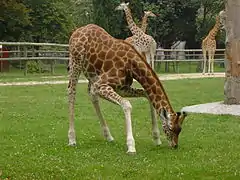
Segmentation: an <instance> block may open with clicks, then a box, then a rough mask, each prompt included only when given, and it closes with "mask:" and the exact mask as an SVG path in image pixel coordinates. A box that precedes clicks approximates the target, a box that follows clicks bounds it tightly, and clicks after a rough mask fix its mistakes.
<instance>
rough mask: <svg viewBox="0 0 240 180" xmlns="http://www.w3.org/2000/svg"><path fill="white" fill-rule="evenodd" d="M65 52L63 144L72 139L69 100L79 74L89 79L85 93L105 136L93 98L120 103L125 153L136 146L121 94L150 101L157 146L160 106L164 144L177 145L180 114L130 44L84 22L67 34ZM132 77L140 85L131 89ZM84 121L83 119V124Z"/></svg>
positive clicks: (72, 100) (107, 132)
mask: <svg viewBox="0 0 240 180" xmlns="http://www.w3.org/2000/svg"><path fill="white" fill-rule="evenodd" d="M69 54H70V59H69V65H68V66H69V84H68V101H69V130H68V140H69V145H74V144H76V134H75V126H74V104H75V98H76V86H77V83H78V79H79V76H80V74H81V73H83V74H84V75H85V76H86V78H87V79H88V81H89V83H88V93H89V96H90V97H91V98H90V99H91V102H92V104H93V106H94V109H95V111H96V114H97V116H98V118H99V120H100V125H101V128H102V131H103V134H104V137H105V138H106V139H107V140H110V141H111V140H113V137H112V135H111V133H110V130H109V128H108V125H107V122H106V120H105V119H104V118H103V115H102V113H101V110H100V105H99V97H101V98H104V99H106V100H108V101H110V102H112V103H114V104H117V105H119V106H121V107H122V109H123V112H124V115H125V128H126V144H127V152H128V153H130V154H131V153H135V152H136V148H135V140H134V138H133V132H132V121H131V111H132V106H131V103H130V101H129V100H127V99H125V97H144V98H147V99H148V101H149V104H150V110H151V117H152V118H151V119H152V136H153V140H154V142H155V143H156V144H157V145H159V144H160V143H161V141H160V136H159V134H160V133H159V128H158V123H157V118H158V116H160V115H161V111H162V110H163V109H164V111H165V112H164V114H163V115H162V118H161V119H162V127H163V129H164V132H165V133H166V135H167V137H168V140H169V144H170V146H171V147H177V145H178V136H179V133H180V131H181V125H182V122H183V120H184V118H185V117H186V114H184V113H181V114H179V113H176V112H174V110H173V108H172V106H171V104H170V102H169V99H168V97H167V94H166V92H165V90H164V88H163V86H162V84H161V82H160V80H159V78H158V76H157V75H156V73H155V72H154V71H153V69H152V68H151V67H150V65H149V64H148V63H147V62H146V61H145V59H144V58H143V57H142V56H141V55H140V54H139V53H138V52H137V51H136V49H135V48H134V47H133V46H132V45H130V44H129V43H126V42H125V41H124V40H119V39H115V38H113V37H112V36H111V35H109V34H108V33H107V32H106V31H105V30H104V29H103V28H101V27H99V26H97V25H94V24H89V25H86V26H83V27H80V28H78V29H76V30H75V31H74V32H73V33H72V35H71V37H70V40H69ZM133 79H136V80H137V81H138V82H139V83H140V84H141V85H142V87H143V89H137V88H133V87H132V83H133ZM87 123H88V121H87V120H86V125H87Z"/></svg>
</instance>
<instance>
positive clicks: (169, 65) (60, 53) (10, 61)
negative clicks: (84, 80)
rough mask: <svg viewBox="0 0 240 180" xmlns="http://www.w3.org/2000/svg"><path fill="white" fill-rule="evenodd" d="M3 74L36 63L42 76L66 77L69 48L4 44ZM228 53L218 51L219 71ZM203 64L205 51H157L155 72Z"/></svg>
mask: <svg viewBox="0 0 240 180" xmlns="http://www.w3.org/2000/svg"><path fill="white" fill-rule="evenodd" d="M0 45H2V49H0V72H4V71H5V72H6V71H7V72H8V73H11V72H18V73H19V72H23V73H24V74H25V75H26V74H27V73H28V72H31V71H33V70H32V69H34V68H33V64H31V63H29V62H35V65H36V64H37V66H38V68H35V70H36V72H39V73H50V74H64V73H66V65H67V60H68V44H54V43H29V42H0ZM224 51H225V49H217V50H216V53H215V64H217V67H216V69H217V71H224V63H223V62H224ZM202 64H203V56H202V50H201V49H177V50H173V49H157V52H156V57H155V71H157V72H175V73H181V72H185V73H187V72H200V71H201V69H202Z"/></svg>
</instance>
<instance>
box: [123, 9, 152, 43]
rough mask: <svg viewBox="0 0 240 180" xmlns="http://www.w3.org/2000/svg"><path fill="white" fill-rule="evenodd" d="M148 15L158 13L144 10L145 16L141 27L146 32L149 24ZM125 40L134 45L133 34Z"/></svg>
mask: <svg viewBox="0 0 240 180" xmlns="http://www.w3.org/2000/svg"><path fill="white" fill-rule="evenodd" d="M148 17H156V15H155V14H154V13H152V12H151V11H144V16H143V18H142V23H141V29H142V31H143V32H144V33H146V30H147V26H148V22H147V20H148ZM125 41H127V42H128V43H130V44H132V45H134V42H133V36H130V37H128V38H126V39H125Z"/></svg>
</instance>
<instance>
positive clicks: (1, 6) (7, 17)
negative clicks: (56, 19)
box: [0, 0, 31, 41]
mask: <svg viewBox="0 0 240 180" xmlns="http://www.w3.org/2000/svg"><path fill="white" fill-rule="evenodd" d="M29 12H30V9H28V8H27V7H26V6H25V4H23V3H22V1H18V0H1V1H0V40H5V41H18V40H19V38H20V36H21V35H22V34H24V32H23V31H22V30H23V28H24V27H26V26H28V25H30V24H31V22H30V16H29Z"/></svg>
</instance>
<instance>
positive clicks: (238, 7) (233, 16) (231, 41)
mask: <svg viewBox="0 0 240 180" xmlns="http://www.w3.org/2000/svg"><path fill="white" fill-rule="evenodd" d="M239 17H240V0H227V1H226V22H225V23H226V24H225V30H226V50H225V55H226V57H225V59H226V61H225V65H226V66H225V67H226V69H225V71H226V72H225V73H226V74H225V85H224V95H225V98H224V104H240V21H239Z"/></svg>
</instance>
